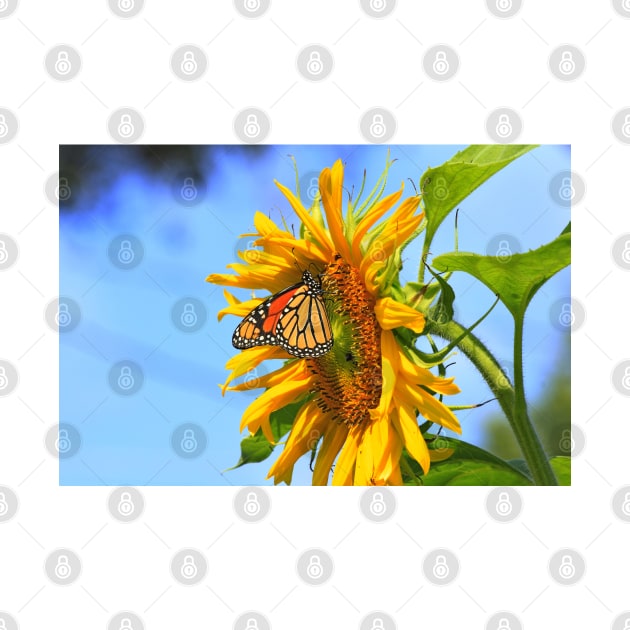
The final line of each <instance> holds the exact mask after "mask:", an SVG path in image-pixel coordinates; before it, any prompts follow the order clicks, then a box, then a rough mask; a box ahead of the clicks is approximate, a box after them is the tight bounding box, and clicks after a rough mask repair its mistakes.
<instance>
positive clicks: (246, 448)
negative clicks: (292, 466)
mask: <svg viewBox="0 0 630 630" xmlns="http://www.w3.org/2000/svg"><path fill="white" fill-rule="evenodd" d="M271 453H273V446H272V445H271V444H269V442H268V441H267V438H266V437H265V436H264V435H263V434H262V431H261V430H258V432H257V433H256V435H248V436H247V437H246V438H244V439H243V440H241V457H240V459H239V460H238V462H237V463H236V466H233V467H232V468H228V470H234V469H235V468H240V467H241V466H244V465H245V464H257V463H258V462H263V461H265V460H266V459H267V457H269V455H271Z"/></svg>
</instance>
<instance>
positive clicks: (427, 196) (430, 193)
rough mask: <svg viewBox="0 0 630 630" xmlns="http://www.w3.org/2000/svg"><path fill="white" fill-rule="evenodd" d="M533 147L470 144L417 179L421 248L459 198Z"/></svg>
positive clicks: (431, 238)
mask: <svg viewBox="0 0 630 630" xmlns="http://www.w3.org/2000/svg"><path fill="white" fill-rule="evenodd" d="M534 146H535V145H519V144H502V145H496V144H491V145H479V144H477V145H471V146H469V147H467V148H466V149H464V150H463V151H459V152H458V153H456V154H455V155H454V156H453V157H452V158H451V159H450V160H448V161H447V162H444V164H442V166H438V167H436V168H429V169H428V170H427V171H426V172H425V173H424V175H423V176H422V178H421V179H420V188H421V190H422V191H423V201H424V209H425V212H426V217H427V231H426V240H425V246H426V248H427V251H428V248H429V245H430V243H431V241H432V240H433V236H434V235H435V233H436V231H437V229H438V227H439V226H440V224H441V223H442V221H444V219H445V218H446V217H447V216H448V214H449V213H450V212H451V211H452V210H454V209H455V208H456V207H457V204H459V203H460V202H461V201H462V200H463V199H465V198H466V197H468V195H470V193H471V192H473V190H475V189H476V188H478V187H479V186H480V185H481V184H483V182H485V181H486V180H487V179H488V178H490V177H492V175H494V174H495V173H496V172H498V171H500V170H501V169H502V168H504V167H505V166H507V165H508V164H509V163H510V162H513V161H514V160H515V159H517V158H519V157H521V156H522V155H524V154H525V153H527V152H528V151H531V149H533V148H534Z"/></svg>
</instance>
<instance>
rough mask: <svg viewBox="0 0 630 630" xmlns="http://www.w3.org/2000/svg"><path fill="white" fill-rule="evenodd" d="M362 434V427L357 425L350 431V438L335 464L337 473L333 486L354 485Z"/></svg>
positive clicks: (335, 473)
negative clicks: (355, 467)
mask: <svg viewBox="0 0 630 630" xmlns="http://www.w3.org/2000/svg"><path fill="white" fill-rule="evenodd" d="M361 434H362V429H361V427H360V425H355V426H353V427H352V428H351V429H350V430H349V431H348V436H347V437H346V441H345V443H344V445H343V448H342V449H341V453H340V454H339V457H338V458H337V463H336V464H335V472H334V473H333V479H332V483H333V486H351V485H352V481H353V479H354V466H355V464H356V461H357V453H358V450H359V444H360V440H361Z"/></svg>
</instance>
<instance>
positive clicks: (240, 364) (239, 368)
mask: <svg viewBox="0 0 630 630" xmlns="http://www.w3.org/2000/svg"><path fill="white" fill-rule="evenodd" d="M287 356H288V355H287V353H286V351H285V350H284V349H283V348H280V347H279V346H256V347H254V348H248V349H247V350H243V351H242V352H239V353H238V354H237V355H235V356H233V357H232V358H230V359H228V361H227V363H226V364H225V368H226V369H227V370H232V372H231V373H230V375H229V376H228V377H227V380H226V381H225V383H224V385H223V387H222V389H223V394H225V392H226V390H227V388H228V385H229V384H230V383H231V382H232V381H233V380H234V379H235V378H238V377H239V376H242V375H243V374H247V372H249V371H250V370H253V369H255V368H256V367H257V366H259V365H260V364H261V363H262V362H263V361H265V360H267V359H286V358H287ZM286 367H287V366H284V368H286ZM284 368H283V369H284Z"/></svg>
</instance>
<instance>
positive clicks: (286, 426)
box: [269, 400, 305, 442]
mask: <svg viewBox="0 0 630 630" xmlns="http://www.w3.org/2000/svg"><path fill="white" fill-rule="evenodd" d="M304 402H305V401H304V400H300V401H298V402H294V403H291V404H289V405H286V406H285V407H282V409H276V411H274V412H272V414H271V416H269V423H270V424H271V431H272V432H273V437H274V440H275V441H276V442H279V441H280V440H281V439H282V437H283V436H285V435H286V434H287V433H288V432H289V431H290V430H291V427H292V426H293V422H294V421H295V417H296V416H297V414H298V411H299V410H300V409H301V408H302V406H303V405H304Z"/></svg>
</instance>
